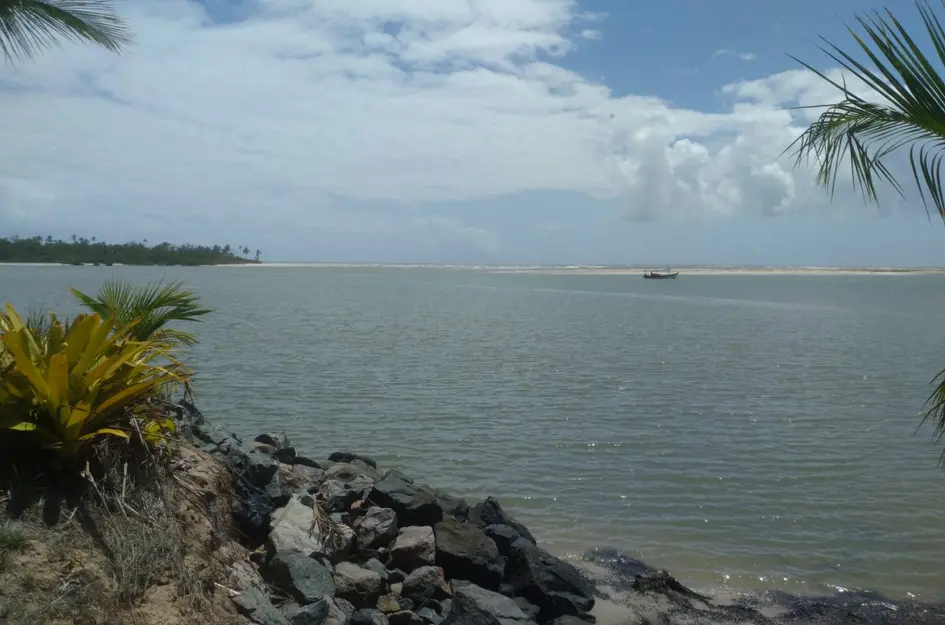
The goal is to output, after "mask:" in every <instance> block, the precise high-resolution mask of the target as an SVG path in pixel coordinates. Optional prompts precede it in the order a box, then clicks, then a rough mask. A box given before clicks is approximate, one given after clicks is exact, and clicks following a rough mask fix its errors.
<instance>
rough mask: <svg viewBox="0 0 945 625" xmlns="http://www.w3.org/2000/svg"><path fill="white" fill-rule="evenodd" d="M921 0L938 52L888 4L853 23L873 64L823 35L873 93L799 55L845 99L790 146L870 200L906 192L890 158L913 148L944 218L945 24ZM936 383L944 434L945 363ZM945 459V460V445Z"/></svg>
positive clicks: (916, 180)
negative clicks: (885, 187) (846, 172)
mask: <svg viewBox="0 0 945 625" xmlns="http://www.w3.org/2000/svg"><path fill="white" fill-rule="evenodd" d="M916 6H917V8H918V10H919V15H920V16H921V18H922V21H923V23H924V25H925V30H926V34H927V37H928V41H927V42H926V43H927V44H930V46H929V47H928V48H927V49H929V50H930V51H931V58H930V56H929V55H926V54H925V53H924V52H923V51H922V48H920V47H919V45H918V44H917V43H916V41H915V40H914V39H913V37H912V36H911V35H910V34H909V33H908V32H907V31H906V29H905V28H904V27H903V26H902V24H901V23H900V22H899V20H897V19H896V17H895V16H894V15H893V14H892V13H891V12H890V11H888V10H887V11H885V12H883V13H880V12H874V13H873V14H872V15H870V16H860V17H857V21H858V22H859V24H860V26H862V28H863V30H864V31H865V36H860V35H858V34H857V33H856V32H855V31H853V29H849V30H850V34H852V35H853V38H854V39H855V40H856V44H857V46H858V48H859V50H858V52H862V53H863V54H865V55H866V58H868V59H869V63H870V65H871V67H867V65H866V64H864V63H862V62H860V61H857V60H856V59H855V58H854V57H853V56H852V55H851V54H849V53H847V52H844V51H843V50H841V49H840V48H839V47H837V46H835V45H834V44H832V43H830V42H827V41H826V40H824V41H825V43H826V47H822V48H821V49H822V50H823V51H824V52H826V53H827V55H828V56H830V58H831V59H833V60H834V61H835V62H837V63H839V64H840V66H841V67H842V68H843V69H844V70H846V71H847V72H849V73H850V74H851V75H852V76H854V77H855V78H857V79H859V81H861V82H862V84H864V85H865V87H866V89H867V90H868V91H869V92H871V96H873V97H871V98H870V100H869V101H867V100H866V99H864V97H862V96H861V95H859V94H856V93H853V92H852V91H851V90H850V89H849V88H848V87H847V85H846V83H845V82H844V83H840V82H837V81H836V80H833V79H831V78H828V77H827V76H826V75H825V74H824V73H822V72H819V71H817V70H816V69H814V68H813V67H811V66H810V65H808V64H807V63H804V62H803V61H800V60H799V59H795V60H797V61H798V62H799V63H801V64H802V65H804V66H805V67H806V68H807V69H809V70H811V71H813V72H815V73H816V74H817V75H819V76H820V77H821V78H823V79H824V80H826V81H827V82H829V83H830V84H832V85H833V86H834V87H836V88H837V89H839V90H840V92H841V93H842V95H843V99H842V100H841V101H840V102H837V103H836V104H831V105H826V106H824V107H821V108H824V109H825V110H824V111H823V113H821V114H820V116H819V117H818V119H817V120H816V121H815V122H814V123H813V124H811V126H810V127H809V128H808V129H807V130H806V131H805V132H804V133H803V134H802V135H801V136H800V137H798V139H797V140H796V141H795V142H794V143H793V144H792V145H791V146H789V148H788V150H790V149H791V148H794V153H795V156H796V159H797V160H796V163H795V165H800V164H802V163H805V162H809V161H814V163H815V164H816V166H817V182H818V184H820V185H822V186H824V187H827V188H829V189H830V190H831V192H833V189H834V188H835V185H836V181H837V176H838V175H839V174H840V172H841V170H842V169H844V167H845V166H846V165H847V164H848V165H849V167H850V173H851V175H852V178H853V183H854V186H855V187H857V188H859V189H860V190H861V191H862V192H863V194H864V196H865V197H866V199H867V200H868V201H871V202H876V201H877V194H876V191H877V187H878V185H879V184H880V183H883V182H885V183H888V184H889V185H890V186H892V188H893V189H895V190H896V191H897V192H898V193H899V194H900V195H903V191H904V189H903V186H902V184H901V183H900V182H899V180H898V179H897V177H896V176H895V175H894V173H893V170H892V167H891V166H890V163H889V159H890V157H893V155H894V154H897V155H898V154H902V155H904V156H907V157H908V158H907V159H906V160H907V161H908V163H909V164H910V166H911V181H910V186H911V184H914V185H915V188H917V189H918V191H919V194H920V196H921V198H922V201H923V203H924V204H925V208H926V211H928V212H929V214H930V215H931V208H930V207H934V209H935V210H936V211H937V212H938V214H939V216H940V217H941V218H942V219H943V220H945V181H943V179H942V173H941V166H942V161H943V159H945V79H943V70H945V30H943V28H942V25H941V23H940V21H939V18H938V17H937V16H936V15H935V12H934V11H933V10H932V7H931V6H930V5H929V4H928V2H926V1H925V0H921V1H917V2H916ZM942 9H943V10H945V0H943V2H942ZM792 58H794V57H792ZM933 384H937V386H936V388H935V391H933V393H932V395H931V396H930V397H929V405H930V409H929V411H928V413H927V414H926V417H925V418H926V419H932V420H933V422H934V424H935V434H936V436H937V437H938V439H939V440H941V438H942V437H943V436H945V370H943V371H942V372H941V373H939V375H938V376H936V378H935V379H934V380H933ZM942 461H943V464H945V453H943V455H942Z"/></svg>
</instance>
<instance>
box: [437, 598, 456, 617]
mask: <svg viewBox="0 0 945 625" xmlns="http://www.w3.org/2000/svg"><path fill="white" fill-rule="evenodd" d="M452 607H453V600H452V599H444V600H443V601H440V610H439V612H440V616H442V617H446V615H447V614H449V613H450V608H452Z"/></svg>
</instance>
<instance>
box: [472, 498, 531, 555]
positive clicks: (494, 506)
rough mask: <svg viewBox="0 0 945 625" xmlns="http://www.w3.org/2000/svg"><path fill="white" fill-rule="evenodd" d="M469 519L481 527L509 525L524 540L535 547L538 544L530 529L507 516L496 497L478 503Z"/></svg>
mask: <svg viewBox="0 0 945 625" xmlns="http://www.w3.org/2000/svg"><path fill="white" fill-rule="evenodd" d="M469 517H470V520H471V521H472V522H473V523H475V524H476V525H478V526H479V527H487V526H489V525H508V526H509V527H511V528H512V529H514V530H515V531H516V532H518V533H519V535H521V537H522V538H524V539H525V540H527V541H528V542H530V543H531V544H533V545H534V544H536V541H535V537H534V536H532V534H531V532H529V531H528V528H527V527H525V526H524V525H522V524H521V523H519V522H518V521H516V520H515V519H513V518H512V517H510V516H509V515H508V514H506V512H505V510H503V509H502V506H501V505H500V504H499V501H498V500H497V499H495V498H494V497H487V498H486V499H485V500H484V501H482V502H480V503H477V504H476V505H475V506H474V507H473V509H472V510H471V511H470V513H469Z"/></svg>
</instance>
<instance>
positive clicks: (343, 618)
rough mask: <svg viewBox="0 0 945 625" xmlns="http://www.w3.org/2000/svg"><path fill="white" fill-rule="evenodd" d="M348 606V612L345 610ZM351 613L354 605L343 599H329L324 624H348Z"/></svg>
mask: <svg viewBox="0 0 945 625" xmlns="http://www.w3.org/2000/svg"><path fill="white" fill-rule="evenodd" d="M342 603H344V606H342V605H341V604H342ZM348 608H350V609H351V611H350V612H348V611H347V609H348ZM352 614H354V606H353V605H351V604H350V603H348V602H347V601H344V599H329V600H328V619H327V620H326V621H325V625H348V622H349V621H350V620H351V615H352Z"/></svg>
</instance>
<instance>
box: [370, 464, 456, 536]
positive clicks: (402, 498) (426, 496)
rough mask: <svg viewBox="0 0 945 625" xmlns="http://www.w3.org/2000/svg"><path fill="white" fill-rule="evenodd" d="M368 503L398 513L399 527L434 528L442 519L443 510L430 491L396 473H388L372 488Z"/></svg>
mask: <svg viewBox="0 0 945 625" xmlns="http://www.w3.org/2000/svg"><path fill="white" fill-rule="evenodd" d="M370 500H371V502H372V503H374V504H375V505H378V506H380V507H382V508H391V509H392V510H394V512H396V513H397V522H398V524H399V525H401V526H407V525H416V526H422V525H428V526H431V527H432V526H433V525H436V524H437V523H439V522H440V521H442V520H443V509H442V507H441V505H440V502H439V501H438V500H437V498H436V495H435V494H434V493H433V491H432V490H431V489H429V488H427V487H422V486H416V485H414V483H413V482H412V481H411V480H409V479H407V478H406V477H404V476H403V475H401V474H400V473H398V472H396V471H390V472H389V473H388V474H387V475H385V476H384V478H383V479H382V480H381V481H379V482H377V483H376V484H375V485H374V490H372V491H371V495H370Z"/></svg>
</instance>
